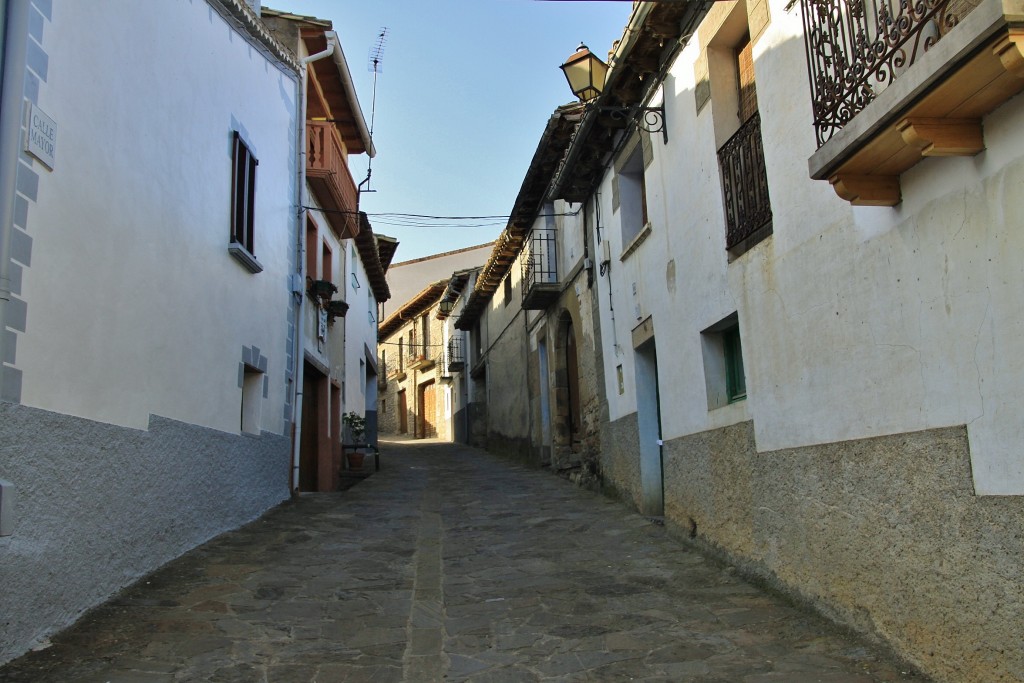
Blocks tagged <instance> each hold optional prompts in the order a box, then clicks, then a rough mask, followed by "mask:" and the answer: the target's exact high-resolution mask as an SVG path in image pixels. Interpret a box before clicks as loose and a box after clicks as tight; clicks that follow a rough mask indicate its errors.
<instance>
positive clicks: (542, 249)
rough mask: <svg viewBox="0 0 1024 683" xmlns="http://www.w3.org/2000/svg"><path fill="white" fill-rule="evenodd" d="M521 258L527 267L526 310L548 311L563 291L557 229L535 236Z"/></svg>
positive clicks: (529, 239) (524, 289)
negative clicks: (556, 238) (559, 270)
mask: <svg viewBox="0 0 1024 683" xmlns="http://www.w3.org/2000/svg"><path fill="white" fill-rule="evenodd" d="M520 258H521V259H522V261H521V262H522V266H523V308H525V309H527V310H544V309H545V308H547V307H548V306H549V305H551V303H552V302H553V301H555V300H556V299H557V298H558V295H559V294H560V293H561V291H562V286H561V284H560V283H559V281H558V259H557V243H556V241H555V231H554V229H552V228H542V229H538V230H534V231H533V232H531V233H530V236H529V237H528V238H527V239H526V244H525V245H524V247H523V252H522V255H521V257H520Z"/></svg>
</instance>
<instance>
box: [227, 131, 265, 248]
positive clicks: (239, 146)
mask: <svg viewBox="0 0 1024 683" xmlns="http://www.w3.org/2000/svg"><path fill="white" fill-rule="evenodd" d="M258 163H259V162H258V161H257V160H256V157H254V156H253V155H252V152H251V151H249V147H248V146H247V145H246V144H245V143H244V142H243V141H242V138H241V136H240V135H239V134H238V131H235V134H234V155H233V162H232V169H231V176H232V193H231V241H232V242H234V243H236V244H238V245H240V246H242V247H244V248H245V250H246V251H248V252H249V254H250V255H251V256H256V245H255V214H256V166H257V164H258Z"/></svg>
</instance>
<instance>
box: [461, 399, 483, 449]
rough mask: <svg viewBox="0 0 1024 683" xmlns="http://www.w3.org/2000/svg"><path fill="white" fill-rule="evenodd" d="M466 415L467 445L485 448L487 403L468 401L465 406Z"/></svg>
mask: <svg viewBox="0 0 1024 683" xmlns="http://www.w3.org/2000/svg"><path fill="white" fill-rule="evenodd" d="M466 417H467V424H468V429H469V445H470V446H474V447H476V448H487V404H486V403H482V402H476V403H470V404H469V405H467V406H466Z"/></svg>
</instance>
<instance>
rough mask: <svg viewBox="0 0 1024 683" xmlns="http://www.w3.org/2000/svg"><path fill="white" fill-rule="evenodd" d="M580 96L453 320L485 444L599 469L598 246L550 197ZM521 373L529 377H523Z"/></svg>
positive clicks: (551, 125)
mask: <svg viewBox="0 0 1024 683" xmlns="http://www.w3.org/2000/svg"><path fill="white" fill-rule="evenodd" d="M582 111H583V108H582V106H581V105H567V106H565V107H559V108H558V110H556V111H555V112H554V114H553V115H552V116H551V118H550V119H549V121H548V124H547V126H546V128H545V130H544V133H543V135H542V137H541V140H540V142H539V143H538V146H537V150H536V152H535V153H534V157H533V159H532V161H531V164H530V168H529V169H528V171H527V174H526V177H525V178H524V180H523V183H522V187H521V189H520V191H519V194H518V195H517V197H516V201H515V204H514V206H513V209H512V212H511V219H510V221H509V224H508V226H507V227H506V228H505V230H504V231H503V232H502V234H501V236H500V237H499V238H498V240H497V241H496V242H495V247H494V249H493V251H492V253H491V256H490V258H489V259H488V261H487V263H486V264H485V265H484V266H483V268H482V269H481V271H480V274H479V275H478V276H477V277H476V278H475V281H474V286H473V288H472V289H470V290H467V291H466V292H465V293H464V294H463V296H462V299H463V302H464V303H463V304H462V306H461V307H460V308H459V310H458V313H457V315H455V316H454V317H455V323H454V326H455V328H456V329H459V330H464V331H465V332H466V333H467V334H468V335H469V340H470V342H469V345H470V347H471V348H472V349H473V351H472V352H471V353H470V356H471V358H472V361H471V367H470V371H469V377H470V378H471V380H472V381H473V385H474V386H475V387H476V389H477V391H476V394H477V395H478V396H480V397H481V398H480V399H478V400H482V401H483V402H485V403H486V407H487V409H486V411H482V410H478V411H476V414H477V419H481V418H483V419H485V420H486V422H485V423H484V424H483V425H477V431H478V432H483V433H484V434H485V437H484V442H485V443H486V444H487V447H488V448H490V449H492V450H495V451H496V452H501V453H504V454H506V455H510V456H513V457H516V458H518V459H523V460H526V461H529V462H532V463H534V464H538V465H543V466H546V467H552V468H553V469H555V470H557V471H573V472H574V473H575V474H578V475H585V476H587V477H589V478H591V479H592V478H593V475H594V473H595V472H596V470H597V460H598V457H599V453H600V434H601V425H602V418H603V417H604V415H603V414H602V408H603V406H604V403H603V401H602V386H601V383H600V382H601V378H600V377H599V375H598V371H597V370H598V366H597V364H596V362H595V361H596V359H598V358H600V356H601V351H600V349H599V348H598V347H596V346H595V343H597V342H598V341H599V337H598V336H596V335H595V334H594V324H595V316H594V309H595V306H596V302H595V300H594V297H593V290H592V287H593V282H594V278H593V272H592V270H591V269H589V268H588V267H587V264H588V263H591V262H592V257H591V255H592V251H593V246H592V245H591V244H590V243H589V242H588V236H587V234H586V232H585V231H584V230H582V229H579V227H578V226H576V224H575V222H574V221H573V216H574V214H575V213H577V212H578V210H579V207H558V208H557V209H556V207H555V206H554V204H552V203H551V202H550V201H548V199H547V190H548V187H549V186H550V183H551V181H552V173H553V170H554V169H556V168H557V167H558V163H559V161H560V160H561V159H562V158H563V157H564V155H565V152H566V148H567V147H568V144H569V140H570V137H571V135H572V133H573V132H574V131H575V130H576V126H577V124H578V123H579V120H580V116H581V114H582ZM524 380H525V381H524Z"/></svg>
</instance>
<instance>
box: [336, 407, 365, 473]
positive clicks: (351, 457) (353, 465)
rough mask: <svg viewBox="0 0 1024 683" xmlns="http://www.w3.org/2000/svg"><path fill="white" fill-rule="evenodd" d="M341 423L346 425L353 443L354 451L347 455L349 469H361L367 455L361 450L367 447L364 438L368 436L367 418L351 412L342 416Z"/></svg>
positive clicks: (347, 452)
mask: <svg viewBox="0 0 1024 683" xmlns="http://www.w3.org/2000/svg"><path fill="white" fill-rule="evenodd" d="M341 421H342V422H344V423H345V427H346V429H348V435H349V438H350V439H351V440H352V443H351V444H349V446H350V448H351V449H352V450H350V451H346V453H345V457H346V459H347V461H348V466H349V469H361V468H362V466H363V458H364V457H366V454H365V453H364V452H363V451H362V450H360V449H361V448H365V447H366V444H365V443H363V437H364V435H365V434H366V418H365V417H363V416H362V415H359V414H357V413H355V412H351V411H350V412H347V413H345V414H344V415H342V417H341Z"/></svg>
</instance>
